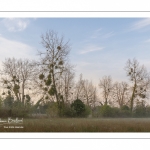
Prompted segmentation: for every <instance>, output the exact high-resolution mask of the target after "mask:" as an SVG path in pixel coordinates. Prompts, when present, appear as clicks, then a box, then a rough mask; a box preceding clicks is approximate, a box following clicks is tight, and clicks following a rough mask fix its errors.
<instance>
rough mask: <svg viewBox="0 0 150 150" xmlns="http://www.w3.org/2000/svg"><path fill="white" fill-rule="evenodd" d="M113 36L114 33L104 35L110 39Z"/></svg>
mask: <svg viewBox="0 0 150 150" xmlns="http://www.w3.org/2000/svg"><path fill="white" fill-rule="evenodd" d="M113 35H114V32H109V33H106V34H105V35H103V38H110V37H111V36H113Z"/></svg>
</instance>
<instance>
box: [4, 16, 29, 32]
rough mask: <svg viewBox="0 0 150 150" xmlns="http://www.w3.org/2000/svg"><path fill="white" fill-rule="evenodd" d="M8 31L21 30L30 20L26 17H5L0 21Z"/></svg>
mask: <svg viewBox="0 0 150 150" xmlns="http://www.w3.org/2000/svg"><path fill="white" fill-rule="evenodd" d="M1 22H2V23H3V24H4V26H5V27H6V28H7V30H8V31H10V32H18V31H23V30H25V29H26V28H27V26H28V25H29V23H30V21H29V20H28V19H25V18H23V19H19V18H6V19H3V20H2V21H1Z"/></svg>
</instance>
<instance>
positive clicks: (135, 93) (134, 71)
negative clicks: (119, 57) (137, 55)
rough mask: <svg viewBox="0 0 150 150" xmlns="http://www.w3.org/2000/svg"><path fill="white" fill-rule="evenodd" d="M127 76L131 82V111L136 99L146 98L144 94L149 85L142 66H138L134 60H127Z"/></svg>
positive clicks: (148, 78)
mask: <svg viewBox="0 0 150 150" xmlns="http://www.w3.org/2000/svg"><path fill="white" fill-rule="evenodd" d="M125 70H126V72H127V76H129V79H130V81H131V85H132V86H131V88H130V90H131V95H130V109H131V112H132V110H133V105H134V101H135V99H136V98H138V97H139V98H142V99H145V98H146V92H147V90H148V88H149V85H150V76H149V73H148V72H147V70H146V68H145V66H144V65H142V66H141V65H140V64H139V62H138V61H137V60H136V59H133V60H130V59H129V60H128V61H127V63H126V66H125Z"/></svg>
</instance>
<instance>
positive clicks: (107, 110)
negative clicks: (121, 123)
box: [100, 105, 113, 117]
mask: <svg viewBox="0 0 150 150" xmlns="http://www.w3.org/2000/svg"><path fill="white" fill-rule="evenodd" d="M112 112H113V110H112V108H111V107H110V106H108V105H104V106H101V108H100V114H101V116H102V117H112Z"/></svg>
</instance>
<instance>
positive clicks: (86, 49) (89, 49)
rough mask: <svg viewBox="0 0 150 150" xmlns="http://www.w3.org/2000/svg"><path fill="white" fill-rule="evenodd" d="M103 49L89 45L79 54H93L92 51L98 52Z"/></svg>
mask: <svg viewBox="0 0 150 150" xmlns="http://www.w3.org/2000/svg"><path fill="white" fill-rule="evenodd" d="M102 49H104V47H99V46H94V45H89V46H86V47H85V48H84V50H82V51H81V52H80V54H86V53H90V52H94V51H100V50H102Z"/></svg>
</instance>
